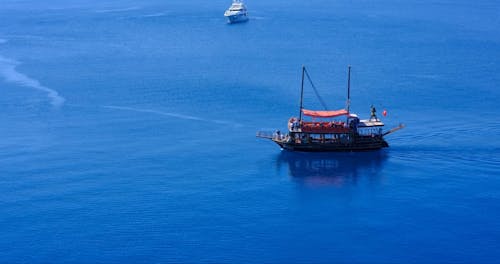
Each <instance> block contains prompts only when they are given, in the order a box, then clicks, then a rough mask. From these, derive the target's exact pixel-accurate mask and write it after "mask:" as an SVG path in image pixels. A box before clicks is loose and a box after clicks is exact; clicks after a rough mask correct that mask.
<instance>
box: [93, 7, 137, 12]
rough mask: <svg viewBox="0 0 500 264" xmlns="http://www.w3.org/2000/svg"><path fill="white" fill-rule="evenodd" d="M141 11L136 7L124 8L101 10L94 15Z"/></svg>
mask: <svg viewBox="0 0 500 264" xmlns="http://www.w3.org/2000/svg"><path fill="white" fill-rule="evenodd" d="M138 9H141V8H140V7H138V6H132V7H125V8H115V9H101V10H97V11H95V12H96V13H118V12H128V11H134V10H138Z"/></svg>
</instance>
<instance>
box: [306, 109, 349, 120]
mask: <svg viewBox="0 0 500 264" xmlns="http://www.w3.org/2000/svg"><path fill="white" fill-rule="evenodd" d="M302 113H303V114H304V115H306V116H310V117H323V118H328V117H337V116H343V115H348V114H349V112H347V110H345V109H340V110H330V111H315V110H307V109H302Z"/></svg>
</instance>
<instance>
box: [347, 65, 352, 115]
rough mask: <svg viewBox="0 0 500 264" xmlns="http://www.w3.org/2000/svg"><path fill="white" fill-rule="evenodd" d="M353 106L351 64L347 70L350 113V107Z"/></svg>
mask: <svg viewBox="0 0 500 264" xmlns="http://www.w3.org/2000/svg"><path fill="white" fill-rule="evenodd" d="M350 106H351V65H349V68H348V71H347V112H348V113H349V108H350Z"/></svg>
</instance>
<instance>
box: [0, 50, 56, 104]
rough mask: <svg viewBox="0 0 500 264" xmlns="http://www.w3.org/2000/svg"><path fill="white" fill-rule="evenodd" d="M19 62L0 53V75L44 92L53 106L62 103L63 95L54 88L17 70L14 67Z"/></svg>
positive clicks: (12, 81)
mask: <svg viewBox="0 0 500 264" xmlns="http://www.w3.org/2000/svg"><path fill="white" fill-rule="evenodd" d="M19 64H20V62H18V61H15V60H12V59H8V58H5V57H3V56H1V55H0V76H2V77H3V79H4V80H5V81H6V82H10V83H15V84H17V85H21V86H24V87H29V88H33V89H36V90H39V91H42V92H44V93H46V94H47V97H48V98H49V99H50V103H51V104H52V105H53V106H57V107H58V106H61V105H62V104H63V103H64V101H65V99H64V97H62V96H60V95H59V93H58V92H57V91H56V90H54V89H50V88H48V87H46V86H44V85H42V84H40V82H39V81H38V80H35V79H33V78H31V77H29V76H27V75H26V74H24V73H21V72H18V71H17V70H16V67H17V66H18V65H19Z"/></svg>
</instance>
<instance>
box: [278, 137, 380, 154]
mask: <svg viewBox="0 0 500 264" xmlns="http://www.w3.org/2000/svg"><path fill="white" fill-rule="evenodd" d="M273 141H274V142H275V143H276V144H278V145H279V146H280V147H281V148H282V149H286V150H290V151H302V152H357V151H372V150H379V149H382V148H387V147H389V144H387V142H386V141H385V140H384V139H383V138H374V139H369V140H366V139H364V140H361V141H355V142H346V143H340V142H339V143H319V142H310V143H296V142H293V141H290V142H286V141H279V140H274V139H273Z"/></svg>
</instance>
